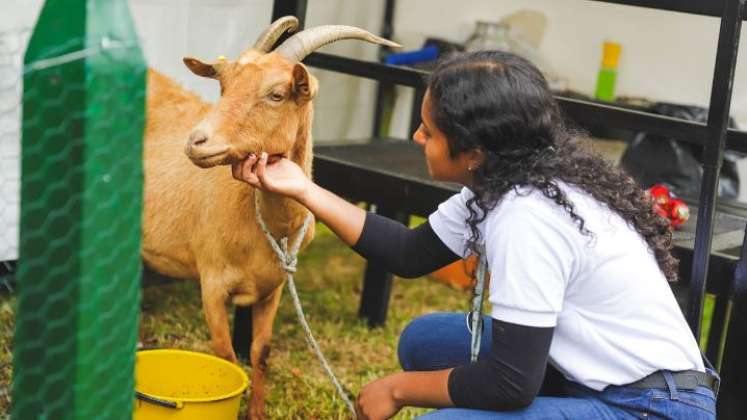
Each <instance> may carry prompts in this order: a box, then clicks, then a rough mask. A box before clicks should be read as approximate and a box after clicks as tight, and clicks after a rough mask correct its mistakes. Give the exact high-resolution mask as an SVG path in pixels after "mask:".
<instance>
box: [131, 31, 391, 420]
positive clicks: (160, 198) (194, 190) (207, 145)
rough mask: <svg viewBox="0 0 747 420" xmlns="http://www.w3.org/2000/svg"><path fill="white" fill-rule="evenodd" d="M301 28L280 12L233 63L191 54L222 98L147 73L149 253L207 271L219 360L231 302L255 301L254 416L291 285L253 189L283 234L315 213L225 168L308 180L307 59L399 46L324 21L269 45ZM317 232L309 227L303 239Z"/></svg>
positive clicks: (194, 271) (166, 264)
mask: <svg viewBox="0 0 747 420" xmlns="http://www.w3.org/2000/svg"><path fill="white" fill-rule="evenodd" d="M297 25H298V21H297V20H296V19H295V18H293V17H286V18H282V19H279V20H278V21H276V22H274V23H273V24H272V25H271V26H270V27H269V28H268V29H267V30H266V31H265V32H264V33H263V34H262V35H261V36H260V38H259V40H258V41H257V43H256V44H255V45H254V47H252V48H250V49H248V50H246V51H245V52H243V53H242V54H241V56H240V57H239V59H238V60H237V61H235V62H234V61H229V60H226V59H224V58H221V59H219V60H218V61H217V62H216V63H212V64H207V63H203V62H201V61H199V60H196V59H194V58H185V59H184V63H185V64H186V65H187V67H189V69H190V70H192V72H193V73H195V74H197V75H199V76H203V77H210V78H214V79H217V80H218V81H219V82H220V88H221V98H220V99H219V100H218V101H217V102H216V103H215V104H210V103H206V102H204V101H203V100H201V99H200V98H199V97H198V96H197V95H195V94H193V93H190V92H187V91H185V90H184V89H183V88H181V87H180V86H179V85H177V84H176V83H175V82H173V81H171V80H170V79H168V78H167V77H165V76H164V75H162V74H159V73H158V72H156V71H153V70H151V71H150V72H149V74H148V96H147V125H146V131H145V151H144V159H145V160H144V170H145V201H144V217H143V258H144V260H145V262H146V264H147V265H148V266H150V267H151V268H153V269H154V270H156V271H158V272H160V273H162V274H165V275H168V276H171V277H177V278H192V279H199V281H200V286H201V291H202V304H203V309H204V312H205V317H206V319H207V324H208V327H209V329H210V336H211V339H212V343H211V344H212V348H213V351H214V352H215V354H216V355H218V356H220V357H223V358H225V359H227V360H230V361H232V362H236V355H235V353H234V351H233V346H232V343H231V336H230V331H229V324H228V314H227V310H226V303H227V301H228V300H230V301H231V302H233V303H234V304H236V305H251V306H252V318H253V337H252V348H251V356H250V362H251V365H252V382H251V384H252V390H251V394H252V399H251V406H250V416H251V417H252V418H262V417H264V398H265V396H264V380H265V373H266V368H267V357H268V355H269V352H270V339H271V337H272V324H273V320H274V318H275V314H276V312H277V308H278V303H279V301H280V294H281V291H282V286H283V283H284V281H285V273H284V272H283V270H282V268H281V266H280V264H279V262H278V259H277V257H276V255H275V254H274V253H273V251H272V249H271V248H270V245H269V244H268V242H267V240H266V238H265V237H264V235H263V233H262V231H261V229H260V227H259V225H258V223H257V221H256V219H255V214H254V206H255V194H259V203H260V210H261V212H262V214H263V215H264V218H265V220H266V222H267V227H268V228H269V230H270V232H271V233H272V235H273V236H274V237H275V238H276V239H279V238H281V237H284V236H288V237H293V235H294V233H295V232H296V231H297V230H298V229H299V228H300V226H301V225H302V223H303V221H304V218H305V217H306V214H307V210H306V209H304V208H303V207H302V206H300V205H299V204H297V203H296V202H295V201H293V200H290V199H287V198H283V197H281V196H278V195H275V194H271V193H263V192H260V191H257V190H255V189H253V188H252V187H250V186H249V185H247V184H245V183H242V182H238V181H236V180H234V179H233V178H232V176H231V170H230V168H227V167H224V166H225V165H231V164H233V163H237V162H240V161H242V160H243V159H245V158H246V157H247V156H248V155H249V154H250V153H256V154H259V153H260V152H267V153H268V154H269V155H270V156H271V159H272V158H277V157H279V156H283V157H287V158H288V159H290V160H292V161H294V162H296V163H297V164H298V165H300V166H301V167H302V168H303V169H304V171H305V172H306V174H307V175H309V176H310V175H311V160H312V141H311V123H312V116H313V107H312V99H313V98H314V95H315V94H316V91H317V81H316V79H315V78H314V77H313V76H311V75H310V74H309V72H308V71H307V69H306V67H305V66H304V65H303V64H301V63H300V61H301V60H302V59H303V57H305V56H306V55H307V54H309V53H310V52H311V51H313V50H314V49H316V48H319V47H320V46H322V45H325V44H327V43H330V42H333V41H335V40H338V39H349V38H355V39H363V40H366V41H369V42H374V43H379V44H385V45H391V46H396V44H393V43H391V42H389V41H386V40H384V39H381V38H379V37H376V36H374V35H372V34H370V33H368V32H366V31H363V30H361V29H358V28H353V27H347V26H321V27H317V28H312V29H308V30H305V31H302V32H300V33H298V34H296V35H294V36H292V37H290V38H288V40H286V41H285V42H284V43H283V44H282V45H281V46H280V47H278V48H277V49H275V50H274V51H272V52H269V50H270V48H271V47H272V45H273V44H274V43H275V42H276V41H277V39H278V38H279V36H280V35H281V34H282V33H284V32H285V31H286V30H291V31H293V30H295V28H296V27H297ZM185 153H186V156H185ZM200 168H202V169H200ZM312 237H313V224H312V225H311V227H310V228H309V231H308V232H307V233H306V237H305V238H304V241H303V246H306V245H307V244H308V243H309V241H311V239H312Z"/></svg>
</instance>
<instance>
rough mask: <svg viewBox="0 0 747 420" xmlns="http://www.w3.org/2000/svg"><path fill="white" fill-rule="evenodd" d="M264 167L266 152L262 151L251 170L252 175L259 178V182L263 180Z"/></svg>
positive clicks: (265, 164)
mask: <svg viewBox="0 0 747 420" xmlns="http://www.w3.org/2000/svg"><path fill="white" fill-rule="evenodd" d="M265 167H267V153H266V152H262V155H261V156H260V157H259V161H258V162H257V166H256V167H255V168H254V171H253V172H254V174H253V175H255V176H256V177H257V178H259V182H260V183H262V184H264V182H265Z"/></svg>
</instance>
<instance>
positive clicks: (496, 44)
mask: <svg viewBox="0 0 747 420" xmlns="http://www.w3.org/2000/svg"><path fill="white" fill-rule="evenodd" d="M510 29H511V28H510V27H509V26H508V25H506V24H504V23H499V22H486V21H478V22H476V23H475V30H474V31H473V32H472V35H470V37H469V38H468V39H467V42H465V45H464V46H465V49H466V50H467V51H482V50H500V51H511V44H510V43H509V30H510Z"/></svg>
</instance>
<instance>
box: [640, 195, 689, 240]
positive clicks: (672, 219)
mask: <svg viewBox="0 0 747 420" xmlns="http://www.w3.org/2000/svg"><path fill="white" fill-rule="evenodd" d="M646 192H647V193H648V194H649V195H650V196H651V199H652V201H653V206H654V211H655V212H656V214H658V215H659V216H661V217H665V218H667V219H668V220H669V223H670V225H671V226H672V228H675V229H676V228H677V227H679V226H680V225H682V224H683V223H685V222H686V221H687V219H689V218H690V209H689V208H688V207H687V204H685V202H684V201H682V200H681V199H679V198H676V197H675V196H674V194H672V192H671V191H669V188H667V187H666V186H664V185H660V184H655V185H654V186H652V187H651V188H649V189H648V190H646Z"/></svg>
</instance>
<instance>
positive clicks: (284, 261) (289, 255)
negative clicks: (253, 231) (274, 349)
mask: <svg viewBox="0 0 747 420" xmlns="http://www.w3.org/2000/svg"><path fill="white" fill-rule="evenodd" d="M254 210H255V214H256V216H257V222H258V223H259V226H260V227H261V228H262V232H263V233H264V234H265V238H267V242H269V243H270V246H271V247H272V249H273V251H275V254H277V256H278V258H279V259H280V264H281V266H282V267H283V270H285V272H286V274H287V275H288V289H289V290H290V293H291V297H292V298H293V305H294V306H295V308H296V315H298V320H299V322H300V323H301V326H302V327H303V329H304V331H305V332H306V342H307V343H309V346H311V348H312V349H313V350H314V352H315V353H316V356H317V358H318V359H319V363H321V365H322V367H323V368H324V371H325V372H326V373H327V376H329V379H330V380H331V381H332V383H333V384H334V385H335V388H336V389H337V393H338V394H339V395H340V398H342V400H343V401H344V402H345V405H347V407H348V410H350V412H351V413H352V414H353V418H356V413H355V407H353V403H351V402H350V398H348V395H347V393H345V391H344V390H343V388H342V385H340V382H339V381H338V380H337V377H336V376H335V374H334V373H332V369H331V368H330V367H329V364H328V363H327V360H326V359H325V358H324V355H323V354H322V351H321V349H319V344H317V342H316V340H315V339H314V336H313V335H312V334H311V328H310V327H309V323H308V322H307V321H306V317H305V316H304V314H303V309H302V308H301V301H300V300H299V299H298V292H296V284H295V282H294V281H293V273H295V272H296V265H297V264H298V258H297V255H298V250H299V249H300V248H301V243H302V242H303V238H304V237H305V236H306V231H307V230H308V229H309V225H310V224H311V221H312V220H313V219H314V216H313V215H312V214H311V212H308V214H307V215H306V219H304V221H303V225H302V226H301V228H300V229H299V230H298V232H296V237H295V240H294V241H293V245H292V246H291V249H290V251H289V250H288V237H287V236H285V237H282V238H280V244H278V242H277V241H276V240H275V238H274V237H273V236H272V234H271V233H270V231H269V229H267V225H266V224H265V221H264V219H263V218H262V212H261V211H260V209H259V194H258V193H257V191H256V190H255V192H254Z"/></svg>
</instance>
